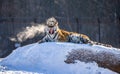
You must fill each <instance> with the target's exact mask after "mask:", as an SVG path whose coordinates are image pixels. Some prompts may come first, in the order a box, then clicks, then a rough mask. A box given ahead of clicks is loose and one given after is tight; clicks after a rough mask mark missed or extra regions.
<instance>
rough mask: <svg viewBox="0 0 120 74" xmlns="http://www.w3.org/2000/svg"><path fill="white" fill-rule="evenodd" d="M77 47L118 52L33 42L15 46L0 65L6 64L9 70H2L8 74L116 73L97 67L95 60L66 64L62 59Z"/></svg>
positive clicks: (83, 45)
mask: <svg viewBox="0 0 120 74" xmlns="http://www.w3.org/2000/svg"><path fill="white" fill-rule="evenodd" d="M78 48H85V49H88V50H93V51H97V52H101V51H107V50H111V51H110V52H113V53H115V54H118V50H115V48H108V47H101V46H90V45H87V44H74V43H61V42H47V43H41V44H37V43H34V44H30V45H27V46H24V47H19V48H17V49H16V50H14V51H13V52H12V54H10V55H9V56H8V57H6V58H4V59H3V60H2V61H1V62H0V65H2V66H6V67H7V69H9V71H6V70H5V71H4V72H7V73H8V72H10V73H9V74H21V73H24V71H27V72H32V73H31V74H34V73H39V74H41V73H43V74H117V73H115V72H113V71H111V70H108V69H105V68H100V67H98V65H97V64H96V63H95V62H94V63H85V62H80V61H78V63H75V64H66V63H65V62H64V60H65V59H66V55H67V54H68V52H70V51H71V50H72V49H78ZM106 49H107V50H106ZM12 72H13V73H12ZM16 72H18V73H16ZM19 72H20V73H19ZM27 72H26V74H27ZM0 73H2V72H0Z"/></svg>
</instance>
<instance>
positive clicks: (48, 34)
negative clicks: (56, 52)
mask: <svg viewBox="0 0 120 74" xmlns="http://www.w3.org/2000/svg"><path fill="white" fill-rule="evenodd" d="M44 31H45V36H44V37H43V38H42V39H41V40H39V41H38V43H42V42H66V41H67V37H68V35H69V34H70V32H68V31H65V30H62V29H60V28H59V26H58V21H57V20H56V19H55V18H54V17H50V18H48V19H47V20H46V23H45V29H44Z"/></svg>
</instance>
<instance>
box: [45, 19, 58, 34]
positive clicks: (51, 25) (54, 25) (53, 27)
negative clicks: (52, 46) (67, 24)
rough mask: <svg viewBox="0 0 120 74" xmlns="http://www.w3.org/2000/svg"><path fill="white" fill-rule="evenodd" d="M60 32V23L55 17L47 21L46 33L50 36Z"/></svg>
mask: <svg viewBox="0 0 120 74" xmlns="http://www.w3.org/2000/svg"><path fill="white" fill-rule="evenodd" d="M58 30H59V27H58V21H57V20H56V19H55V18H54V17H51V18H48V19H47V20H46V29H45V32H46V33H49V34H55V33H56V32H57V31H58Z"/></svg>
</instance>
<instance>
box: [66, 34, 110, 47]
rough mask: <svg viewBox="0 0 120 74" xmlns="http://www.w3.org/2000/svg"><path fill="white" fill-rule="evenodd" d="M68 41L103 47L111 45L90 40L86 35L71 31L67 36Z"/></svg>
mask: <svg viewBox="0 0 120 74" xmlns="http://www.w3.org/2000/svg"><path fill="white" fill-rule="evenodd" d="M68 41H69V42H72V43H79V44H89V45H102V46H105V47H112V45H109V44H103V43H99V42H96V41H92V40H90V38H89V37H88V36H86V35H83V34H79V33H71V34H70V35H69V36H68Z"/></svg>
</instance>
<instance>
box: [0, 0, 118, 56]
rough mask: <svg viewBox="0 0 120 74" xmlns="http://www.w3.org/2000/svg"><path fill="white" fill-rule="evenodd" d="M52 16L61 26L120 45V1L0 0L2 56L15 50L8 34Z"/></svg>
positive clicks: (0, 54)
mask: <svg viewBox="0 0 120 74" xmlns="http://www.w3.org/2000/svg"><path fill="white" fill-rule="evenodd" d="M52 16H53V17H55V18H56V19H57V20H58V22H59V26H60V28H62V29H65V30H68V31H74V32H78V33H83V34H86V35H88V36H89V37H90V38H91V40H93V41H98V42H101V43H107V44H110V45H112V46H114V47H118V48H119V47H120V0H0V57H5V56H7V55H8V54H9V53H11V52H12V50H13V49H15V47H14V44H15V42H12V41H10V40H9V37H12V36H16V34H17V33H19V32H20V31H22V30H23V28H25V27H27V26H31V25H32V24H31V23H44V22H45V20H46V19H47V18H49V17H52ZM32 42H34V39H33V40H32V41H31V42H30V41H28V42H27V41H26V42H25V43H23V45H26V44H30V43H32Z"/></svg>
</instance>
